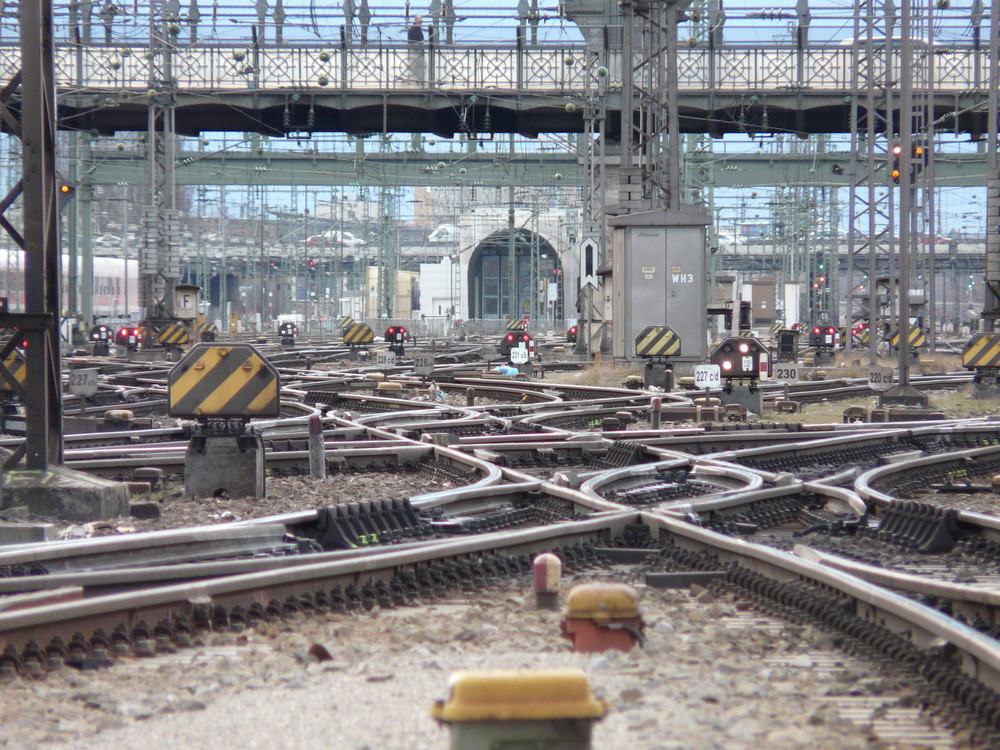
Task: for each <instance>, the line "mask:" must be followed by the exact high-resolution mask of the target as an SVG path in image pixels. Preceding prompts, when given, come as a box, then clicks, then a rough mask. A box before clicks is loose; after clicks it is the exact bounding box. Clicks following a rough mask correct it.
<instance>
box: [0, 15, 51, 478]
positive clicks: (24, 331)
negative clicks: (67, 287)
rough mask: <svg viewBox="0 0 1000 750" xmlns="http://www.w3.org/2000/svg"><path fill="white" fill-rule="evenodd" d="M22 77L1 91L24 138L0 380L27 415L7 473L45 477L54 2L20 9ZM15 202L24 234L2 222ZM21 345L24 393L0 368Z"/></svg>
mask: <svg viewBox="0 0 1000 750" xmlns="http://www.w3.org/2000/svg"><path fill="white" fill-rule="evenodd" d="M19 21H20V31H21V65H22V67H21V70H20V72H19V73H17V74H16V75H15V76H14V77H13V78H12V79H11V81H10V82H9V83H8V84H7V85H6V86H5V87H4V88H3V89H2V90H0V119H2V120H3V121H4V123H5V125H6V126H7V127H8V128H9V129H11V130H12V131H13V132H15V133H17V134H19V135H20V137H21V139H22V174H23V177H22V178H21V180H20V181H18V183H17V184H16V185H15V186H14V187H13V188H12V189H11V191H10V192H9V193H8V194H7V196H6V197H5V198H4V199H3V201H0V226H2V227H3V229H4V230H5V231H6V232H7V234H8V235H10V237H11V239H13V241H14V243H15V244H16V245H17V246H18V247H20V248H22V249H23V250H24V253H25V270H24V291H25V311H24V312H23V313H20V314H12V313H5V314H0V327H12V328H15V329H16V331H15V334H14V335H13V336H11V338H10V340H9V341H8V342H7V344H6V345H5V346H4V347H3V348H2V349H0V378H2V379H3V380H4V381H5V382H6V383H7V384H8V386H9V387H10V389H11V390H12V391H13V392H14V393H15V394H17V395H18V397H20V399H21V400H22V403H23V404H24V410H25V422H26V429H25V440H24V443H23V444H22V445H21V446H20V447H19V448H18V449H17V450H16V451H15V452H14V453H13V455H11V456H10V457H9V458H8V459H7V460H6V461H5V462H4V466H3V469H5V470H6V469H10V468H12V467H13V465H14V464H15V463H17V462H18V461H19V460H20V459H21V457H22V456H24V457H25V464H26V466H27V468H28V469H30V470H38V471H46V470H48V469H49V467H50V465H52V464H57V463H59V462H61V460H62V383H61V374H60V360H59V354H60V353H59V334H58V326H57V325H56V321H57V315H58V312H59V306H60V302H61V295H60V283H59V274H60V251H59V206H58V201H57V198H56V162H55V147H56V90H55V79H54V67H53V49H54V47H53V41H52V2H51V0H37V2H30V3H22V4H21V6H20V18H19ZM15 91H18V92H19V93H20V98H21V121H20V122H17V121H16V120H14V119H13V115H12V114H11V112H10V110H9V109H8V107H7V103H8V102H9V101H10V99H11V97H12V96H13V94H14V92H15ZM18 198H20V199H21V204H22V217H23V218H22V220H23V227H22V231H20V232H18V231H17V230H16V229H15V228H14V227H13V225H11V223H10V222H9V221H8V220H7V218H6V217H5V216H4V215H3V214H4V212H6V211H7V209H8V208H10V206H11V205H12V204H13V203H14V201H16V200H17V199H18ZM22 341H23V342H26V344H27V347H26V350H25V360H26V365H27V382H29V383H31V384H32V385H31V387H30V388H24V387H23V386H21V384H20V383H18V382H17V381H16V380H15V379H14V378H13V376H12V375H11V372H10V370H9V369H8V368H7V367H5V366H4V365H3V361H4V360H6V358H7V357H8V356H9V355H10V354H11V352H13V350H14V348H15V347H16V346H17V345H18V344H19V343H21V342H22Z"/></svg>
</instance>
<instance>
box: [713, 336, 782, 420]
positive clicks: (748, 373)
mask: <svg viewBox="0 0 1000 750" xmlns="http://www.w3.org/2000/svg"><path fill="white" fill-rule="evenodd" d="M712 364H713V365H718V367H719V371H720V375H721V378H722V381H723V382H724V383H725V385H724V386H723V388H722V392H721V393H720V394H719V399H720V400H721V401H722V403H723V404H739V405H740V406H742V407H743V408H744V409H746V410H747V411H751V412H753V413H754V414H758V415H759V414H761V413H763V411H764V398H763V396H762V394H761V390H760V388H758V387H757V381H758V380H765V379H766V378H769V377H771V364H772V363H771V353H770V351H768V349H767V347H766V346H764V344H762V343H761V342H760V340H759V339H755V338H751V337H747V338H742V337H741V338H729V339H725V340H724V341H723V342H722V343H721V344H719V345H718V346H717V347H716V348H715V351H713V352H712ZM734 381H735V383H736V384H735V385H734ZM744 383H746V385H744Z"/></svg>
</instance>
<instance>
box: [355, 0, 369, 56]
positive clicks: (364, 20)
mask: <svg viewBox="0 0 1000 750" xmlns="http://www.w3.org/2000/svg"><path fill="white" fill-rule="evenodd" d="M371 20H372V12H371V10H369V8H368V0H361V9H360V10H359V11H358V23H359V25H360V27H361V44H362V45H366V44H368V24H369V23H371Z"/></svg>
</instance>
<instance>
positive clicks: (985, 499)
mask: <svg viewBox="0 0 1000 750" xmlns="http://www.w3.org/2000/svg"><path fill="white" fill-rule="evenodd" d="M989 480H990V477H983V478H975V479H974V481H976V482H984V481H985V482H986V483H989ZM899 499H900V500H914V501H916V502H919V503H928V504H930V505H938V506H941V507H942V508H957V509H958V510H968V511H972V512H974V513H983V514H985V515H988V516H1000V495H994V494H993V493H992V492H971V493H966V492H936V491H935V490H924V491H922V492H913V493H910V494H908V495H904V496H901V497H900V498H899Z"/></svg>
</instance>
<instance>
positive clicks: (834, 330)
mask: <svg viewBox="0 0 1000 750" xmlns="http://www.w3.org/2000/svg"><path fill="white" fill-rule="evenodd" d="M826 332H827V333H836V332H837V329H836V328H833V327H832V326H831V327H830V328H827V329H826Z"/></svg>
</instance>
